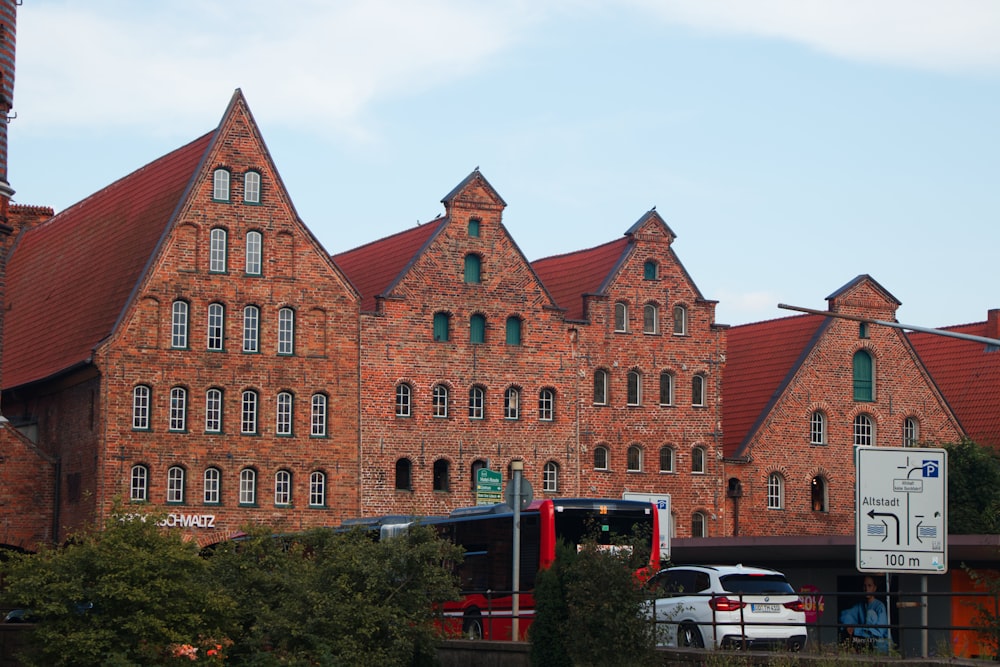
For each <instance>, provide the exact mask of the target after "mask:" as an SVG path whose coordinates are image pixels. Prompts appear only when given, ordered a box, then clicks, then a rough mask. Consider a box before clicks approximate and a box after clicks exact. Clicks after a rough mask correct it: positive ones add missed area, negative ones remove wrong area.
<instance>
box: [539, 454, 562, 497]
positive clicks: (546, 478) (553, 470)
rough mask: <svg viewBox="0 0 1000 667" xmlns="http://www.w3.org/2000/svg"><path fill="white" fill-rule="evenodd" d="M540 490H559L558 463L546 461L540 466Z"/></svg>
mask: <svg viewBox="0 0 1000 667" xmlns="http://www.w3.org/2000/svg"><path fill="white" fill-rule="evenodd" d="M542 491H544V492H545V493H557V492H558V491H559V464H558V463H556V462H555V461H548V462H547V463H546V464H545V467H544V468H542Z"/></svg>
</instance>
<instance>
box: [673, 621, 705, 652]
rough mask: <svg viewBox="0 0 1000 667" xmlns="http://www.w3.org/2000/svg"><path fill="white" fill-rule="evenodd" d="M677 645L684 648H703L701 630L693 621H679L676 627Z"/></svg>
mask: <svg viewBox="0 0 1000 667" xmlns="http://www.w3.org/2000/svg"><path fill="white" fill-rule="evenodd" d="M677 645H678V646H682V647H685V648H705V642H704V640H702V638H701V631H700V630H699V629H698V626H697V625H695V624H694V623H681V627H679V628H677Z"/></svg>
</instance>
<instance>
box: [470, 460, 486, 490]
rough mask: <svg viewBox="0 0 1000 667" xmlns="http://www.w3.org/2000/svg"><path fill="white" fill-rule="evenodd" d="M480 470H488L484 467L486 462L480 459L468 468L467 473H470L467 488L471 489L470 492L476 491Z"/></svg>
mask: <svg viewBox="0 0 1000 667" xmlns="http://www.w3.org/2000/svg"><path fill="white" fill-rule="evenodd" d="M480 470H488V468H487V466H486V461H484V460H482V459H476V460H475V461H473V462H472V465H471V466H469V472H470V473H471V478H470V486H469V488H470V489H472V491H475V490H476V485H477V484H478V483H479V471H480Z"/></svg>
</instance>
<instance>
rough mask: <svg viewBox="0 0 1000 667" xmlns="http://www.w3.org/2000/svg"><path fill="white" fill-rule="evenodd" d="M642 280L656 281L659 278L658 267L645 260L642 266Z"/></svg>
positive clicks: (652, 262)
mask: <svg viewBox="0 0 1000 667" xmlns="http://www.w3.org/2000/svg"><path fill="white" fill-rule="evenodd" d="M642 278H643V280H658V279H659V278H660V266H659V265H658V264H657V263H656V262H654V261H653V260H651V259H647V260H646V262H645V263H644V264H643V265H642Z"/></svg>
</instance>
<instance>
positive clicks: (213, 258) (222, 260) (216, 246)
mask: <svg viewBox="0 0 1000 667" xmlns="http://www.w3.org/2000/svg"><path fill="white" fill-rule="evenodd" d="M209 239H210V240H211V241H210V243H209V254H208V270H209V271H210V272H212V273H225V272H226V255H227V253H228V248H227V246H226V242H227V239H226V230H225V229H222V228H220V227H216V228H215V229H213V230H212V232H211V234H209Z"/></svg>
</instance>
